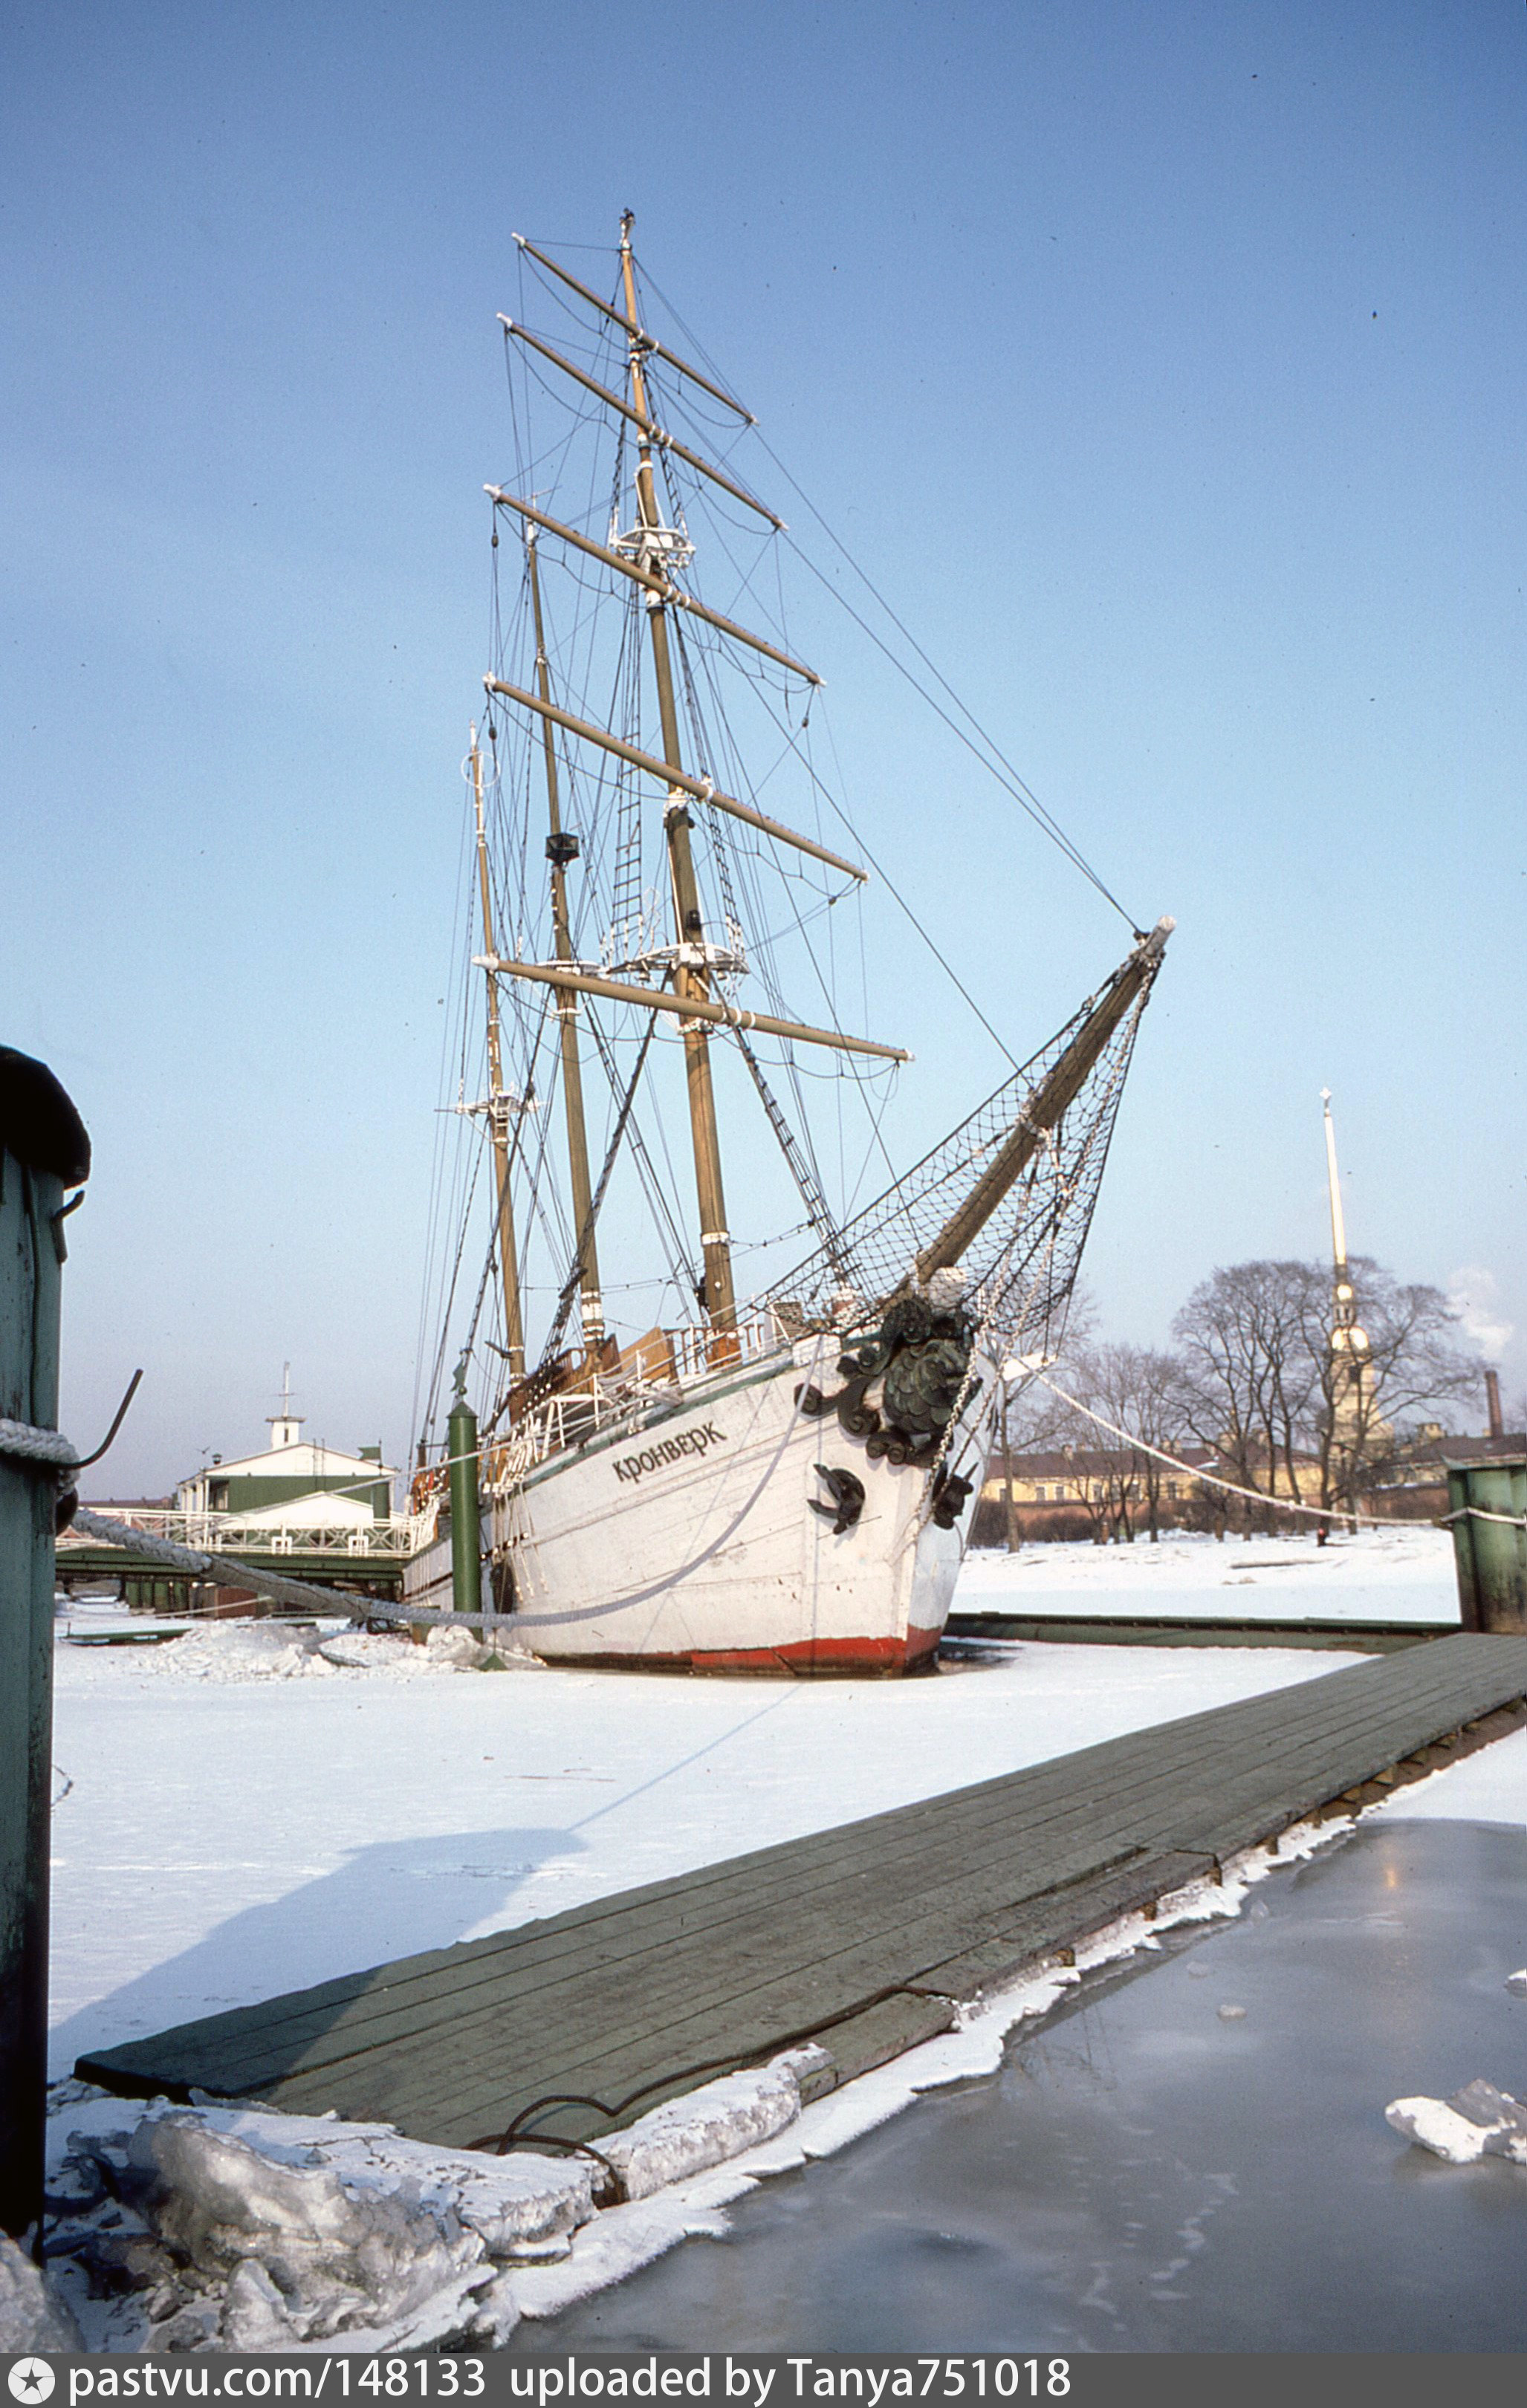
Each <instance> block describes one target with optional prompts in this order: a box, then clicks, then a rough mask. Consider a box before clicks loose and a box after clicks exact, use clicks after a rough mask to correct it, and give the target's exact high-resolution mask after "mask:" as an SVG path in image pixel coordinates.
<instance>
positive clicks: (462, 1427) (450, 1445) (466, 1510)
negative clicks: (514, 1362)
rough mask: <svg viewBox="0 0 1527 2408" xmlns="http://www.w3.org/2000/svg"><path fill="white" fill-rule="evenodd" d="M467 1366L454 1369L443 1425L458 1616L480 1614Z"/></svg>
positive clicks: (479, 1524) (478, 1510) (478, 1522)
mask: <svg viewBox="0 0 1527 2408" xmlns="http://www.w3.org/2000/svg"><path fill="white" fill-rule="evenodd" d="M466 1388H467V1363H466V1357H465V1356H463V1358H462V1360H461V1362H460V1363H458V1364H457V1366H456V1386H455V1394H454V1397H453V1398H452V1400H451V1417H450V1419H449V1421H448V1422H447V1423H446V1425H445V1429H446V1454H447V1455H448V1456H449V1458H450V1464H451V1592H452V1599H453V1602H454V1607H455V1611H456V1612H457V1613H482V1611H483V1513H482V1507H481V1505H480V1504H479V1502H478V1494H477V1483H478V1462H477V1415H476V1414H475V1413H474V1412H473V1411H472V1409H471V1407H470V1405H469V1404H468V1402H467V1396H466Z"/></svg>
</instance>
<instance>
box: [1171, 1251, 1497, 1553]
mask: <svg viewBox="0 0 1527 2408" xmlns="http://www.w3.org/2000/svg"><path fill="white" fill-rule="evenodd" d="M1348 1269H1349V1271H1350V1274H1351V1278H1352V1283H1353V1285H1354V1287H1355V1288H1356V1290H1357V1302H1358V1317H1359V1320H1360V1322H1361V1327H1362V1329H1363V1331H1364V1333H1365V1335H1366V1339H1367V1347H1366V1351H1365V1353H1364V1355H1363V1357H1362V1361H1363V1364H1364V1374H1363V1377H1362V1378H1361V1381H1354V1380H1353V1379H1352V1377H1351V1375H1350V1371H1349V1369H1348V1368H1347V1360H1346V1359H1344V1358H1343V1357H1342V1356H1339V1355H1335V1354H1334V1353H1333V1349H1332V1344H1331V1318H1332V1299H1331V1272H1330V1270H1329V1269H1328V1268H1327V1267H1326V1266H1325V1265H1324V1264H1321V1263H1318V1262H1256V1263H1236V1264H1232V1266H1231V1267H1230V1268H1229V1269H1223V1270H1217V1271H1216V1272H1215V1274H1214V1276H1213V1278H1212V1279H1208V1280H1205V1281H1203V1283H1202V1284H1201V1285H1200V1286H1198V1287H1196V1288H1195V1289H1194V1290H1193V1293H1192V1295H1191V1296H1190V1297H1188V1302H1187V1303H1186V1304H1185V1305H1184V1307H1183V1309H1182V1311H1181V1312H1179V1313H1178V1315H1177V1317H1176V1320H1175V1322H1174V1325H1173V1327H1174V1332H1175V1335H1176V1336H1177V1338H1178V1340H1180V1342H1181V1346H1182V1353H1183V1360H1184V1364H1185V1367H1186V1371H1187V1389H1186V1397H1185V1412H1186V1418H1187V1420H1188V1426H1189V1427H1190V1429H1191V1430H1192V1432H1193V1435H1194V1437H1195V1438H1198V1439H1200V1440H1202V1441H1203V1443H1204V1444H1206V1445H1212V1446H1217V1447H1218V1448H1219V1449H1220V1451H1221V1453H1222V1454H1223V1455H1224V1456H1225V1457H1226V1458H1227V1459H1228V1461H1229V1463H1230V1464H1231V1466H1232V1470H1233V1473H1234V1477H1235V1479H1236V1480H1237V1481H1238V1482H1239V1484H1241V1486H1243V1487H1245V1488H1248V1489H1255V1490H1257V1491H1259V1492H1260V1493H1261V1494H1264V1495H1265V1496H1266V1497H1267V1499H1268V1503H1267V1507H1266V1509H1265V1519H1266V1524H1267V1527H1268V1528H1269V1529H1271V1528H1272V1527H1273V1524H1274V1517H1275V1503H1274V1498H1275V1496H1276V1494H1277V1491H1278V1488H1279V1485H1280V1482H1279V1474H1280V1473H1281V1475H1282V1486H1283V1493H1284V1494H1285V1495H1286V1496H1287V1497H1289V1498H1292V1499H1293V1500H1295V1501H1296V1502H1299V1501H1304V1502H1310V1503H1318V1504H1319V1505H1320V1506H1322V1507H1323V1508H1325V1509H1326V1510H1328V1511H1330V1510H1338V1509H1343V1508H1345V1509H1346V1510H1347V1511H1355V1510H1356V1505H1357V1499H1358V1498H1359V1496H1360V1494H1361V1491H1362V1490H1363V1489H1364V1488H1365V1487H1367V1486H1370V1485H1371V1484H1372V1483H1373V1482H1374V1481H1375V1480H1376V1479H1377V1478H1379V1477H1381V1476H1382V1474H1383V1472H1384V1470H1385V1469H1387V1468H1388V1467H1389V1466H1390V1464H1391V1463H1392V1461H1393V1459H1394V1453H1395V1446H1396V1437H1395V1432H1396V1429H1397V1427H1398V1425H1399V1424H1400V1421H1401V1419H1402V1417H1403V1416H1404V1415H1405V1414H1407V1413H1413V1412H1416V1411H1417V1410H1418V1409H1419V1408H1420V1407H1421V1406H1433V1407H1436V1406H1445V1405H1447V1404H1448V1403H1449V1402H1451V1401H1454V1400H1460V1399H1462V1398H1465V1397H1467V1398H1476V1397H1477V1395H1478V1393H1479V1389H1480V1383H1481V1379H1482V1373H1481V1369H1480V1366H1479V1364H1478V1362H1477V1360H1476V1359H1475V1358H1474V1357H1473V1356H1471V1355H1466V1354H1465V1353H1464V1352H1463V1351H1462V1348H1461V1347H1460V1346H1459V1345H1458V1343H1457V1332H1458V1328H1459V1322H1458V1317H1457V1315H1456V1314H1455V1313H1454V1312H1453V1311H1452V1309H1451V1308H1450V1306H1449V1305H1448V1300H1447V1298H1446V1297H1444V1296H1443V1295H1442V1294H1441V1292H1440V1290H1438V1289H1437V1288H1434V1287H1424V1286H1418V1285H1408V1286H1407V1285H1405V1284H1404V1283H1402V1282H1400V1281H1398V1280H1397V1279H1396V1278H1395V1277H1394V1274H1393V1273H1392V1272H1391V1271H1388V1270H1386V1269H1384V1268H1383V1267H1382V1265H1381V1264H1378V1263H1376V1262H1374V1261H1372V1260H1370V1259H1369V1258H1368V1257H1366V1256H1362V1257H1354V1259H1353V1260H1352V1261H1351V1263H1350V1264H1349V1265H1348ZM1302 1455H1303V1456H1304V1458H1305V1460H1306V1462H1307V1461H1308V1458H1309V1457H1310V1456H1311V1455H1313V1456H1314V1458H1315V1463H1316V1468H1317V1476H1316V1477H1315V1478H1314V1479H1311V1478H1309V1477H1308V1476H1307V1475H1306V1476H1302V1474H1301V1469H1300V1458H1301V1456H1302ZM1311 1490H1314V1491H1318V1493H1317V1494H1313V1495H1307V1494H1306V1492H1307V1491H1311ZM1246 1529H1247V1535H1248V1536H1249V1533H1250V1521H1249V1517H1248V1519H1247V1523H1246Z"/></svg>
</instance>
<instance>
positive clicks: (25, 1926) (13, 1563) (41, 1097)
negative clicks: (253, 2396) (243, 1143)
mask: <svg viewBox="0 0 1527 2408" xmlns="http://www.w3.org/2000/svg"><path fill="white" fill-rule="evenodd" d="M89 1173H90V1140H89V1138H88V1137H87V1136H86V1135H85V1131H84V1127H83V1125H82V1124H81V1122H80V1119H79V1113H78V1112H77V1111H75V1109H74V1106H73V1105H72V1104H71V1103H70V1101H69V1098H68V1097H67V1096H66V1095H65V1092H64V1090H63V1088H62V1087H61V1086H60V1085H59V1083H58V1081H57V1080H56V1079H55V1078H54V1076H53V1074H52V1072H51V1071H50V1070H49V1069H47V1068H45V1067H44V1065H43V1064H42V1063H40V1062H34V1061H33V1060H32V1059H31V1058H30V1056H29V1055H27V1054H17V1053H14V1052H12V1050H11V1049H10V1048H9V1047H8V1046H0V1417H3V1418H4V1420H5V1421H7V1422H8V1423H9V1424H11V1425H12V1427H11V1428H10V1429H8V1430H5V1431H0V2229H4V2230H5V2231H7V2232H8V2233H10V2234H12V2235H13V2236H14V2237H15V2238H16V2239H17V2240H18V2241H22V2240H25V2239H27V2238H29V2237H30V2238H31V2239H32V2240H33V2241H34V2242H35V2241H36V2235H37V2232H38V2230H39V2229H40V2220H41V2215H42V2165H43V2126H44V2119H45V2115H46V2109H47V2090H48V1841H49V1824H50V1807H51V1789H52V1754H53V1730H52V1723H53V1539H54V1536H55V1531H56V1522H57V1514H58V1508H59V1498H60V1495H61V1487H60V1483H59V1478H58V1471H57V1468H56V1466H55V1465H53V1464H51V1463H49V1462H46V1461H41V1460H39V1459H38V1457H37V1455H36V1452H35V1451H34V1452H32V1453H30V1454H29V1453H28V1452H27V1448H28V1445H29V1444H30V1445H31V1446H32V1447H33V1449H34V1450H35V1449H36V1446H37V1443H38V1441H37V1437H36V1434H37V1433H45V1432H53V1431H56V1430H57V1427H58V1323H59V1302H60V1290H61V1287H62V1279H61V1273H62V1270H63V1266H64V1256H65V1243H64V1227H65V1223H64V1191H65V1187H78V1186H79V1184H80V1183H81V1182H82V1181H83V1180H85V1179H86V1178H87V1177H88V1176H89ZM29 1434H31V1435H30V1437H29ZM42 1444H43V1445H44V1446H46V1440H45V1439H44V1440H43V1441H42Z"/></svg>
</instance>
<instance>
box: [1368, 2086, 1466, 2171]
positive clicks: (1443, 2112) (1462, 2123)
mask: <svg viewBox="0 0 1527 2408" xmlns="http://www.w3.org/2000/svg"><path fill="white" fill-rule="evenodd" d="M1384 2116H1385V2121H1386V2122H1387V2123H1389V2124H1390V2125H1391V2126H1392V2127H1393V2128H1394V2130H1395V2131H1397V2132H1400V2133H1403V2134H1404V2136H1405V2139H1406V2140H1407V2141H1414V2142H1415V2143H1417V2145H1418V2147H1419V2148H1423V2149H1430V2150H1431V2152H1432V2155H1433V2157H1446V2158H1447V2160H1448V2164H1449V2165H1452V2166H1471V2165H1473V2163H1474V2161H1475V2159H1476V2158H1477V2157H1483V2156H1484V2154H1485V2135H1484V2132H1483V2130H1482V2129H1481V2128H1480V2126H1479V2125H1477V2124H1471V2123H1470V2121H1469V2119H1468V2117H1467V2116H1466V2115H1460V2114H1459V2113H1458V2111H1457V2110H1456V2108H1452V2107H1449V2106H1448V2102H1447V2100H1444V2099H1391V2100H1390V2103H1389V2105H1388V2106H1387V2107H1386V2108H1385V2110H1384Z"/></svg>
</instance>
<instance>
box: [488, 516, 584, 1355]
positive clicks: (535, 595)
mask: <svg viewBox="0 0 1527 2408" xmlns="http://www.w3.org/2000/svg"><path fill="white" fill-rule="evenodd" d="M525 548H526V557H527V559H528V561H529V564H530V609H531V614H532V616H533V619H534V622H535V631H536V689H537V692H538V693H539V694H540V698H541V701H542V702H543V703H547V704H549V703H550V702H551V699H552V678H551V668H550V665H549V663H548V661H547V658H546V630H545V626H544V624H543V622H542V619H541V614H540V562H539V560H538V559H537V556H536V530H535V528H534V527H533V526H527V527H526V531H525ZM540 725H541V733H542V735H543V737H544V738H545V753H546V810H547V816H548V819H549V820H550V823H551V834H550V835H549V836H548V837H547V839H546V858H547V860H548V861H549V862H550V863H551V865H552V933H553V939H554V941H555V947H556V958H557V960H558V961H559V962H565V963H569V964H570V963H571V961H572V960H573V950H572V933H571V930H570V928H569V925H568V865H569V862H572V861H576V860H577V858H578V850H579V848H578V839H577V837H576V836H574V835H573V834H572V832H571V830H570V829H567V828H564V827H563V824H562V807H561V802H560V798H559V796H558V792H557V778H556V744H555V730H554V726H553V723H552V721H551V720H550V719H545V718H543V719H542V721H541V723H540ZM487 951H488V952H489V953H492V951H493V947H492V945H491V944H489V945H488V947H487ZM488 984H489V986H490V988H493V989H494V990H495V992H497V988H496V982H495V980H494V975H493V972H492V971H491V970H490V971H489V973H488ZM556 1017H557V1025H558V1029H559V1032H560V1037H561V1046H562V1099H563V1104H564V1107H565V1110H566V1113H567V1123H568V1167H569V1176H570V1182H571V1189H572V1226H573V1243H574V1246H575V1248H576V1254H575V1260H576V1264H577V1270H578V1286H579V1303H580V1309H581V1312H582V1317H583V1348H584V1351H585V1353H587V1354H589V1355H596V1354H598V1350H599V1348H600V1346H601V1345H602V1344H603V1343H604V1301H603V1298H602V1297H601V1296H600V1294H599V1257H598V1250H597V1248H596V1245H595V1240H594V1196H593V1190H592V1188H591V1186H590V1184H589V1176H588V1131H587V1128H586V1126H585V1125H584V1120H583V1064H582V1062H581V1061H580V1059H579V1055H578V995H577V991H576V989H575V988H571V987H564V988H562V989H561V991H560V993H559V994H558V996H557V1001H556Z"/></svg>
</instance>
